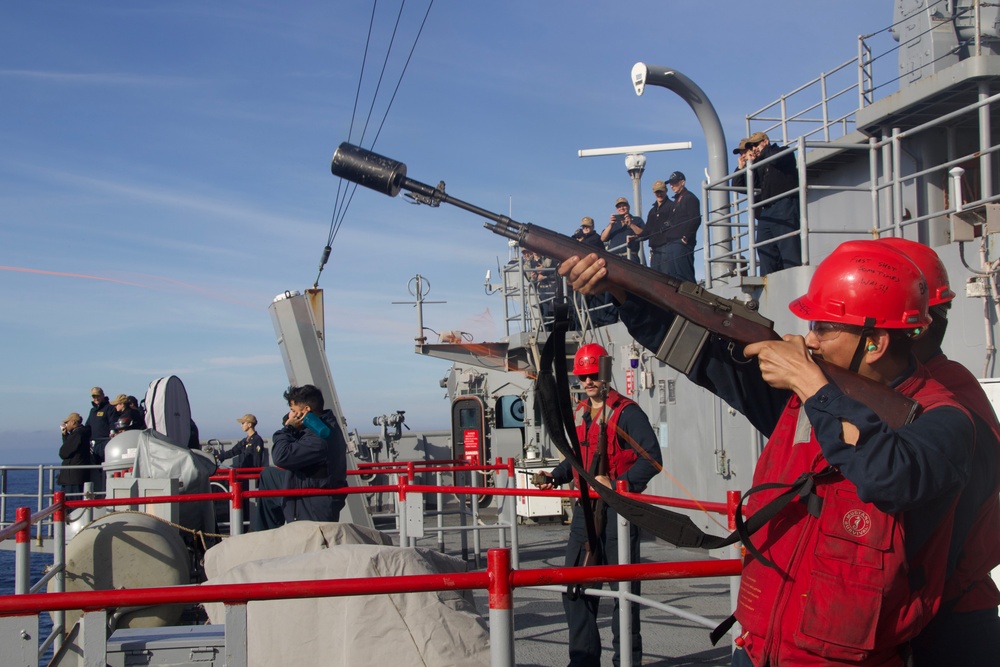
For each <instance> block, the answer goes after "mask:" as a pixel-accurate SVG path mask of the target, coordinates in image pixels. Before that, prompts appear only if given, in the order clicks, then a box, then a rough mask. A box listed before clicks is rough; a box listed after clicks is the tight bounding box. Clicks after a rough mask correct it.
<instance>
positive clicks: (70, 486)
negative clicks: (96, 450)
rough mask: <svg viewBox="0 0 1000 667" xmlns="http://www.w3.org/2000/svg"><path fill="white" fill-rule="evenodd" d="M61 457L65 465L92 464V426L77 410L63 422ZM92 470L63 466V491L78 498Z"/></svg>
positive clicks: (60, 477) (61, 481) (61, 479)
mask: <svg viewBox="0 0 1000 667" xmlns="http://www.w3.org/2000/svg"><path fill="white" fill-rule="evenodd" d="M59 458H60V459H62V464H63V465H64V466H86V465H90V460H91V459H90V427H89V426H86V425H85V424H84V423H83V417H81V416H80V415H79V414H77V413H76V412H71V413H69V416H68V417H66V420H65V421H64V422H63V423H62V447H60V448H59ZM89 476H90V471H89V470H86V469H82V470H81V469H77V470H73V469H72V468H63V469H62V470H60V471H59V485H60V486H61V487H62V489H63V492H64V493H66V494H67V495H70V496H72V497H73V498H74V499H75V498H78V497H79V495H80V494H82V493H83V484H84V482H86V481H87V480H88V479H89Z"/></svg>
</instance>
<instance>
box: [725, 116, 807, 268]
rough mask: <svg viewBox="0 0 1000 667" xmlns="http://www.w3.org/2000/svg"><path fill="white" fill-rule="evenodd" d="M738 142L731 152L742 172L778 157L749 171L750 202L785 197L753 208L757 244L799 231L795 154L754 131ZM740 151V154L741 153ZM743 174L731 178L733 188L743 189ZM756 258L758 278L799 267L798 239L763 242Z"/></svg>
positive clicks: (799, 242)
mask: <svg viewBox="0 0 1000 667" xmlns="http://www.w3.org/2000/svg"><path fill="white" fill-rule="evenodd" d="M744 141H745V142H746V143H744V142H743V141H741V142H740V148H737V149H735V150H734V151H733V152H734V153H737V154H738V157H737V159H736V168H737V169H744V168H745V167H746V166H747V162H750V161H754V162H761V161H763V160H766V159H767V158H769V157H772V156H775V155H778V156H780V157H778V158H776V159H775V160H774V161H773V162H768V163H767V164H765V165H763V166H762V167H760V168H759V169H755V170H754V172H753V177H754V201H755V202H762V201H766V200H768V199H770V198H772V197H776V196H778V195H780V194H782V193H785V192H788V193H789V194H788V196H786V197H782V198H781V199H778V200H777V201H773V202H771V203H769V204H765V205H764V206H761V207H760V208H755V209H754V217H755V218H756V220H757V236H756V242H757V243H758V244H760V243H765V242H767V241H770V240H771V239H775V238H777V237H779V236H784V235H785V234H790V233H792V232H796V231H798V230H799V226H800V220H799V217H800V216H799V195H798V187H799V171H798V166H797V165H796V163H795V151H793V150H792V149H791V148H790V147H789V146H778V145H776V144H772V143H771V140H770V138H768V136H767V135H766V134H765V133H763V132H754V133H753V134H751V135H750V136H749V137H747V138H746V139H745V140H744ZM741 148H742V152H741ZM746 185H747V177H746V174H740V175H738V176H736V177H735V178H734V179H733V187H737V188H745V187H746ZM757 256H758V258H759V259H760V275H762V276H766V275H767V274H769V273H774V272H775V271H780V270H782V269H788V268H791V267H793V266H799V265H801V264H802V239H801V238H799V236H798V235H795V236H790V237H788V238H785V239H781V240H780V241H774V242H772V243H767V244H766V245H763V246H760V247H759V248H757Z"/></svg>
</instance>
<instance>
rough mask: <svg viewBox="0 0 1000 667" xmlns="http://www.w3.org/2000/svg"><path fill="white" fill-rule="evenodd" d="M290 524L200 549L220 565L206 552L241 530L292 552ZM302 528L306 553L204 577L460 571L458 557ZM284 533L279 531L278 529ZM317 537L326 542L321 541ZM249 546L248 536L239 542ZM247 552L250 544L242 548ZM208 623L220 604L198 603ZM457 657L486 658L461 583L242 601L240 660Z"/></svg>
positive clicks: (236, 547)
mask: <svg viewBox="0 0 1000 667" xmlns="http://www.w3.org/2000/svg"><path fill="white" fill-rule="evenodd" d="M300 523H304V522H295V523H293V524H290V525H286V526H284V527H282V528H279V529H276V530H271V531H266V532H263V533H257V534H255V533H251V534H249V535H244V536H239V537H233V538H229V539H228V540H226V543H225V544H224V545H220V546H217V547H213V549H210V550H209V551H208V553H207V555H206V571H209V562H210V561H213V562H214V565H213V566H212V569H213V570H214V569H216V567H217V566H218V565H219V564H221V562H220V561H221V559H218V560H216V559H213V558H212V557H211V554H212V551H214V550H215V549H220V548H221V547H222V546H225V547H227V549H229V550H231V553H232V554H233V555H235V554H237V553H238V552H240V551H242V547H243V544H241V542H243V541H244V540H245V538H253V537H255V536H258V537H261V538H264V539H261V540H259V541H258V542H256V543H255V545H256V548H259V549H261V551H260V552H259V553H263V552H266V551H268V548H267V547H265V546H264V542H270V545H268V546H270V547H273V548H274V549H276V550H278V551H285V552H293V553H294V552H295V551H301V550H302V549H304V548H306V547H305V544H303V543H298V544H294V545H290V544H289V542H292V541H293V540H292V539H291V532H290V531H285V529H288V528H293V529H295V528H297V526H296V524H300ZM313 525H319V526H324V528H322V529H321V531H320V532H317V531H302V534H301V535H299V537H304V538H305V540H306V541H307V542H308V543H309V544H312V545H315V546H317V547H318V550H317V551H314V552H312V553H298V554H296V555H287V556H280V557H277V558H268V559H262V560H252V561H248V562H244V563H242V564H240V565H237V566H236V567H233V568H232V569H230V570H228V571H226V572H223V573H222V574H218V575H216V576H210V578H209V579H208V581H206V582H205V585H212V584H232V583H260V582H274V581H304V580H312V579H327V580H328V579H353V578H365V577H372V578H374V577H379V578H381V577H392V576H406V575H425V574H442V573H459V572H464V571H465V563H464V562H462V561H461V560H459V559H457V558H453V557H451V556H445V555H443V554H440V553H437V552H436V551H433V550H430V549H422V548H417V549H412V548H401V547H392V546H383V545H377V544H336V543H330V542H327V539H328V538H330V537H333V538H334V539H354V538H357V537H360V538H361V539H367V538H369V537H371V536H370V535H368V534H367V531H365V533H361V534H359V533H356V532H354V531H351V533H347V532H338V533H329V532H326V528H325V526H336V524H313ZM283 531H284V532H283ZM324 542H325V543H326V545H327V546H326V548H324V547H323V544H324ZM247 543H248V544H249V542H247ZM248 550H249V549H248ZM205 610H206V611H207V612H208V616H209V619H210V621H211V622H212V623H219V624H221V623H224V622H225V607H224V605H223V604H221V603H213V604H206V605H205ZM320 664H323V665H456V666H467V667H486V666H487V665H489V664H490V649H489V632H488V631H487V628H486V624H485V622H484V620H483V618H482V617H481V616H480V614H479V612H478V611H477V610H476V606H475V603H474V602H473V599H472V594H471V593H470V592H468V591H441V592H421V593H405V594H396V595H364V596H350V597H333V598H307V599H298V600H267V601H258V602H250V603H249V604H248V605H247V665H248V666H249V667H254V666H261V667H263V666H267V667H270V666H271V665H320Z"/></svg>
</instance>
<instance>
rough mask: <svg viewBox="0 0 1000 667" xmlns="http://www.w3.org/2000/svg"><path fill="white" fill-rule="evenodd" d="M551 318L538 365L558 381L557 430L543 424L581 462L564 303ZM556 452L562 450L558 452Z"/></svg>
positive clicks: (589, 519) (578, 589)
mask: <svg viewBox="0 0 1000 667" xmlns="http://www.w3.org/2000/svg"><path fill="white" fill-rule="evenodd" d="M553 315H554V317H553V320H552V333H551V335H550V336H549V338H548V340H546V341H545V347H543V348H542V359H541V364H542V367H543V368H546V369H549V368H554V369H555V371H554V372H555V377H556V378H559V379H560V382H561V385H562V386H561V387H560V390H559V391H556V392H555V401H553V402H552V403H551V404H552V405H555V406H556V408H557V410H558V416H557V417H555V421H556V424H557V427H556V428H551V427H549V425H548V424H546V427H547V428H549V431H550V432H553V433H559V434H560V435H562V434H563V433H568V434H569V439H570V447H571V449H570V451H571V452H572V456H567V455H566V453H565V452H563V456H567V458H570V459H572V460H574V461H578V462H582V461H583V452H582V450H581V448H580V440H579V438H578V437H577V435H576V428H575V427H574V425H573V404H572V401H571V400H570V394H569V370H568V369H567V368H566V332H567V331H568V330H569V306H568V305H566V304H565V303H557V304H556V305H555V308H554V310H553ZM557 352H558V354H557ZM564 442H565V441H564ZM559 451H563V450H562V449H560V450H559ZM580 467H581V468H582V467H583V466H582V465H581V466H580ZM598 486H600V484H598ZM579 487H580V500H579V503H580V508H581V509H582V510H583V522H584V524H585V526H586V530H587V546H588V549H589V550H590V551H591V553H593V554H594V556H596V557H598V558H600V554H601V536H600V535H598V534H597V530H596V528H595V526H594V506H593V504H592V503H591V501H590V488H589V485H588V483H587V482H586V481H585V480H584V479H582V478H581V479H580V484H579ZM582 591H583V586H582V585H580V584H577V585H575V586H570V587H568V588H567V590H566V594H567V595H569V596H570V598H572V599H576V598H577V597H578V596H579V595H581V594H582Z"/></svg>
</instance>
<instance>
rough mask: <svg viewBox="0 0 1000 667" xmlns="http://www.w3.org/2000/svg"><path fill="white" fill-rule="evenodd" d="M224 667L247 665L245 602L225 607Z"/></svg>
mask: <svg viewBox="0 0 1000 667" xmlns="http://www.w3.org/2000/svg"><path fill="white" fill-rule="evenodd" d="M225 651H226V662H225V664H226V667H246V664H247V605H246V603H245V602H241V603H233V604H227V605H226V647H225Z"/></svg>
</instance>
